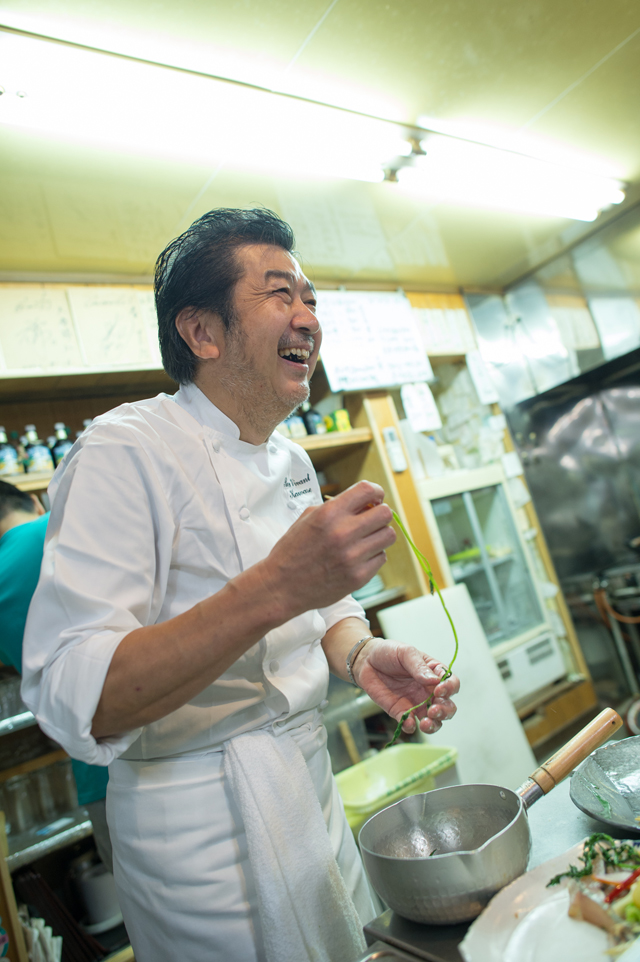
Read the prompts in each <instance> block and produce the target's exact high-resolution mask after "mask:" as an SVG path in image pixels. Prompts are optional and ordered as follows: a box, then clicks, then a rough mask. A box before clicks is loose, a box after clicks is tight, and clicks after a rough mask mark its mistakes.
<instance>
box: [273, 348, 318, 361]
mask: <svg viewBox="0 0 640 962" xmlns="http://www.w3.org/2000/svg"><path fill="white" fill-rule="evenodd" d="M278 354H279V355H280V357H282V358H284V360H285V361H292V362H293V363H294V364H306V363H307V361H308V360H309V357H310V356H311V351H307V350H306V349H305V348H304V347H282V348H280V350H279V351H278Z"/></svg>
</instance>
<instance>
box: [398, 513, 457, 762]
mask: <svg viewBox="0 0 640 962" xmlns="http://www.w3.org/2000/svg"><path fill="white" fill-rule="evenodd" d="M393 520H394V521H395V523H396V524H397V525H398V527H399V528H400V530H401V531H402V533H403V535H404V536H405V538H406V539H407V541H408V542H409V545H410V546H411V549H412V550H413V553H414V554H415V556H416V558H417V559H418V561H419V563H420V567H421V568H422V570H423V571H424V573H425V574H426V576H427V580H428V582H429V590H430V592H431V594H433V592H434V590H435V591H436V592H437V593H438V598H439V599H440V604H441V605H442V607H443V608H444V613H445V615H446V616H447V618H448V619H449V624H450V625H451V630H452V632H453V637H454V640H455V649H454V652H453V658H452V659H451V661H450V662H449V667H448V668H447V670H446V671H445V673H444V675H443V676H442V678H441V679H440V681H439V682H438V684H441V683H442V682H443V681H446V680H447V678H449V677H450V676H451V668H452V666H453V663H454V661H455V660H456V658H457V657H458V647H459V643H458V634H457V632H456V628H455V625H454V623H453V619H452V617H451V615H450V614H449V611H448V609H447V606H446V605H445V603H444V598H443V597H442V594H441V593H440V589H439V587H438V584H437V582H436V579H435V578H434V577H433V571H432V570H431V565H430V564H429V561H428V559H427V558H425V556H424V555H423V554H422V552H421V551H419V550H418V548H416V546H415V545H414V543H413V541H412V540H411V538H410V537H409V532H408V531H407V529H406V528H405V526H404V525H403V523H402V521H401V520H400V518H399V517H398V515H397V514H396V512H395V511H394V512H393ZM432 701H433V693H432V694H431V695H429V697H428V698H425V700H424V701H421V702H420V704H419V705H414V706H413V708H409V709H407V711H406V712H405V713H404V714H403V716H402V718H401V719H400V721H399V722H398V725H397V727H396V730H395V732H394V733H393V738H392V739H391V741H390V742H389V744H388V745H386V746H385V747H386V748H391V746H392V745H395V743H396V742H397V741H398V738H399V737H400V732H401V731H402V726H403V725H404V723H405V722H406V720H407V718H408V717H409V715H410V714H411V712H414V711H417V709H418V708H424V707H425V706H426V707H427V710H428V709H429V706H430V705H431V702H432ZM416 724H418V722H417V720H416Z"/></svg>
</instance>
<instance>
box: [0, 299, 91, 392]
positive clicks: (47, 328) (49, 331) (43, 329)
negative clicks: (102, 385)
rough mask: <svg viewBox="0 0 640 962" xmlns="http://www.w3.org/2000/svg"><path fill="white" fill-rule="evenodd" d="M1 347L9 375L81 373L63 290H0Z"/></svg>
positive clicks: (76, 343)
mask: <svg viewBox="0 0 640 962" xmlns="http://www.w3.org/2000/svg"><path fill="white" fill-rule="evenodd" d="M0 344H1V345H2V355H3V357H4V362H5V365H6V371H7V373H9V372H19V371H22V372H47V373H54V372H57V371H60V372H66V371H69V370H76V371H77V370H82V368H83V367H84V362H83V359H82V355H81V353H80V348H79V345H78V341H77V339H76V334H75V330H74V327H73V321H72V320H71V314H70V311H69V304H68V302H67V298H66V295H65V291H64V288H62V287H60V288H54V287H51V286H47V287H45V286H44V285H42V286H35V285H34V286H33V287H32V286H24V287H2V288H0Z"/></svg>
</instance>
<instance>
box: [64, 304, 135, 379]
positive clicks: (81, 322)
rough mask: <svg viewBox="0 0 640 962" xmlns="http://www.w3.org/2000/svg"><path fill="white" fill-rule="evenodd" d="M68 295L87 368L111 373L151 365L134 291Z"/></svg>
mask: <svg viewBox="0 0 640 962" xmlns="http://www.w3.org/2000/svg"><path fill="white" fill-rule="evenodd" d="M67 294H68V296H69V303H70V305H71V311H72V313H73V319H74V321H75V325H76V330H77V332H78V338H79V339H80V344H81V347H82V349H83V352H84V355H85V358H86V363H87V365H88V367H90V368H102V369H103V370H104V369H107V370H109V369H112V368H117V367H150V366H151V365H152V363H153V360H152V356H151V350H150V347H149V338H148V337H147V330H146V327H145V321H144V318H143V316H142V312H141V310H140V307H139V304H138V300H137V297H136V291H135V290H133V289H132V288H124V287H121V288H119V287H70V288H69V289H68V291H67Z"/></svg>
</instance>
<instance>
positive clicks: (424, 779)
mask: <svg viewBox="0 0 640 962" xmlns="http://www.w3.org/2000/svg"><path fill="white" fill-rule="evenodd" d="M457 757H458V751H457V749H455V748H445V747H442V746H441V747H436V746H435V745H424V744H423V745H420V744H412V743H410V742H405V743H403V744H400V745H394V746H393V748H387V749H385V750H384V751H381V752H378V754H377V755H374V756H373V757H372V758H365V760H364V761H362V762H358V764H357V765H352V766H351V768H346V769H345V770H344V771H342V772H338V774H337V775H336V782H337V784H338V791H339V792H340V795H341V797H342V801H343V803H344V811H345V814H346V816H347V821H348V822H349V825H350V827H351V829H352V830H353V832H354V834H357V833H358V832H359V830H360V828H361V827H362V826H363V825H364V823H365V822H366V820H367V819H368V818H370V817H371V816H372V815H375V813H376V812H379V811H381V809H383V808H386V807H387V806H388V805H392V804H393V802H397V801H398V799H399V798H406V797H407V796H408V795H419V794H420V793H421V792H429V791H431V789H432V788H435V778H436V776H437V775H440V774H442V772H445V771H446V770H447V769H448V768H451V766H452V765H453V764H454V763H455V761H456V758H457Z"/></svg>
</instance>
